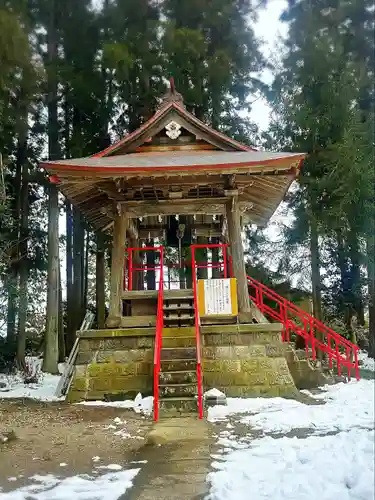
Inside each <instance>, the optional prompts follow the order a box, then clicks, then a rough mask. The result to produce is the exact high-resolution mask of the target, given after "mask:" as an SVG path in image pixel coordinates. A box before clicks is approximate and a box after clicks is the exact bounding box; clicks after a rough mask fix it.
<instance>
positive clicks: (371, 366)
mask: <svg viewBox="0 0 375 500" xmlns="http://www.w3.org/2000/svg"><path fill="white" fill-rule="evenodd" d="M358 360H359V361H360V368H362V369H364V370H370V371H372V372H375V359H373V358H369V355H368V354H367V352H366V351H360V352H359V354H358Z"/></svg>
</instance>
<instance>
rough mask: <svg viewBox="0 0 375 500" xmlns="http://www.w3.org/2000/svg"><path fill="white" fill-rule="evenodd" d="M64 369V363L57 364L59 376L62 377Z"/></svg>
mask: <svg viewBox="0 0 375 500" xmlns="http://www.w3.org/2000/svg"><path fill="white" fill-rule="evenodd" d="M65 368H66V363H59V364H58V365H57V369H58V371H59V373H60V375H63V373H64V371H65Z"/></svg>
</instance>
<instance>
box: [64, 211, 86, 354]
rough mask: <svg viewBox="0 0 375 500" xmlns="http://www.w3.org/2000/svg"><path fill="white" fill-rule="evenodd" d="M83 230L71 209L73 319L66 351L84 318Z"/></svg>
mask: <svg viewBox="0 0 375 500" xmlns="http://www.w3.org/2000/svg"><path fill="white" fill-rule="evenodd" d="M84 234H85V233H84V229H83V223H82V217H81V214H80V212H79V210H78V209H77V208H75V207H73V292H72V297H73V305H72V308H73V311H74V312H73V317H72V329H71V330H70V331H69V334H68V337H67V351H69V352H70V350H71V349H72V347H73V344H74V342H75V339H76V333H77V330H79V328H80V326H81V323H82V321H83V317H84V309H83V289H84V284H83V277H84V244H85V240H84Z"/></svg>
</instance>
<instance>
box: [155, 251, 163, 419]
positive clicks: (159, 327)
mask: <svg viewBox="0 0 375 500" xmlns="http://www.w3.org/2000/svg"><path fill="white" fill-rule="evenodd" d="M158 250H159V252H160V279H159V291H158V304H157V315H156V334H155V348H154V420H155V422H157V421H158V419H159V373H160V353H161V348H162V337H163V327H164V319H163V301H164V297H163V291H164V286H163V274H164V273H163V247H159V248H158Z"/></svg>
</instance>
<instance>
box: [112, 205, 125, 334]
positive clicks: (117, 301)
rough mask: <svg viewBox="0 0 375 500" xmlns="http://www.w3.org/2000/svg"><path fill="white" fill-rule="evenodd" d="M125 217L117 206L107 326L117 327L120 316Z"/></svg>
mask: <svg viewBox="0 0 375 500" xmlns="http://www.w3.org/2000/svg"><path fill="white" fill-rule="evenodd" d="M126 227H127V218H126V213H125V210H124V208H123V207H122V206H119V207H118V211H117V212H116V215H115V220H114V226H113V243H112V264H111V281H110V297H109V314H108V318H107V326H108V328H118V327H119V326H120V324H121V316H122V300H121V293H122V285H123V278H124V276H123V273H124V261H125V239H126Z"/></svg>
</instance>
